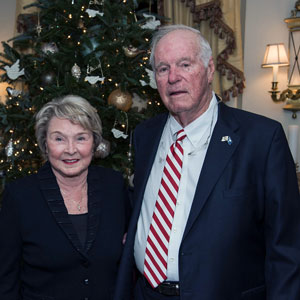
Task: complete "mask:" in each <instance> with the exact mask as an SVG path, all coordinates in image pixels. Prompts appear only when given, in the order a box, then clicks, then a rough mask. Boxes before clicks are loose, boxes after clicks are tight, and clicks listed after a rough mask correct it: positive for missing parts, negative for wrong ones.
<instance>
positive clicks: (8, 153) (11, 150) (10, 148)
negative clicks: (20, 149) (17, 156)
mask: <svg viewBox="0 0 300 300" xmlns="http://www.w3.org/2000/svg"><path fill="white" fill-rule="evenodd" d="M13 153H14V145H13V140H12V139H10V140H9V141H8V143H7V145H6V146H5V154H6V156H7V158H9V157H11V156H12V155H13Z"/></svg>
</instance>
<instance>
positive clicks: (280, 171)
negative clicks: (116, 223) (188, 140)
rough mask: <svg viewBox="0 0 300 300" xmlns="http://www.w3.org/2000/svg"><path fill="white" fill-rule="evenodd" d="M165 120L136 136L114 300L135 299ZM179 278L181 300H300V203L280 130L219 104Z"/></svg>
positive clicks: (160, 118)
mask: <svg viewBox="0 0 300 300" xmlns="http://www.w3.org/2000/svg"><path fill="white" fill-rule="evenodd" d="M166 120H167V116H166V115H162V116H158V117H156V118H154V119H152V120H149V121H146V122H145V123H143V124H141V125H140V126H139V127H138V128H137V129H136V132H135V139H134V140H135V177H134V181H135V182H134V186H135V187H134V196H133V199H134V205H135V207H134V208H133V212H132V219H131V221H130V224H129V229H128V235H127V242H126V244H125V248H124V252H123V257H122V261H121V266H120V270H119V275H118V281H117V287H116V294H115V298H114V299H115V300H121V299H126V300H127V299H130V298H129V294H130V286H131V282H130V279H131V278H132V276H130V275H129V274H130V272H131V271H132V268H133V264H134V258H133V246H134V239H135V233H136V225H137V220H138V217H139V214H140V208H141V204H142V199H143V194H144V191H145V186H146V183H147V180H148V177H149V174H150V171H151V167H152V163H153V161H154V158H155V154H156V152H157V148H158V145H159V141H160V138H161V134H162V131H163V128H164V125H165V123H166ZM223 136H230V137H231V139H232V141H233V143H232V144H231V145H229V144H228V143H227V142H222V141H221V139H222V137H223ZM179 278H180V288H181V296H180V300H199V299H201V300H237V299H245V300H246V299H248V300H250V299H253V300H254V299H255V300H265V299H268V300H299V299H300V198H299V190H298V186H297V180H296V172H295V165H294V163H293V161H292V157H291V154H290V151H289V148H288V144H287V141H286V138H285V134H284V132H283V130H282V127H281V125H280V124H279V123H278V122H276V121H273V120H270V119H267V118H265V117H262V116H258V115H255V114H251V113H248V112H245V111H241V110H238V109H233V108H229V107H227V106H226V105H224V104H223V103H220V104H219V114H218V121H217V123H216V126H215V128H214V131H213V135H212V138H211V141H210V144H209V148H208V151H207V154H206V157H205V161H204V164H203V168H202V171H201V174H200V177H199V181H198V184H197V188H196V193H195V197H194V200H193V204H192V208H191V211H190V215H189V218H188V221H187V224H186V227H185V231H184V235H183V239H182V242H181V246H180V251H179ZM145 299H147V298H145ZM138 300H140V299H138Z"/></svg>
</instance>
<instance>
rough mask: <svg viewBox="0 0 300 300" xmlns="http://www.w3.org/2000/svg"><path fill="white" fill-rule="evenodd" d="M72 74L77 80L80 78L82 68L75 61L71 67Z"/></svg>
mask: <svg viewBox="0 0 300 300" xmlns="http://www.w3.org/2000/svg"><path fill="white" fill-rule="evenodd" d="M71 73H72V76H73V77H75V78H76V79H77V80H78V79H79V78H80V75H81V70H80V67H79V66H78V65H77V64H76V63H75V64H74V66H73V67H72V69H71Z"/></svg>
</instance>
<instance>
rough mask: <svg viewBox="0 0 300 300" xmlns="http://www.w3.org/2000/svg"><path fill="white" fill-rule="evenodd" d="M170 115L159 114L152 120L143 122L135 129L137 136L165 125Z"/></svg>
mask: <svg viewBox="0 0 300 300" xmlns="http://www.w3.org/2000/svg"><path fill="white" fill-rule="evenodd" d="M167 118H168V113H163V114H158V115H156V116H154V117H153V118H150V119H148V120H146V121H143V122H141V123H140V124H139V125H137V127H136V128H135V130H134V131H135V134H144V133H145V130H147V131H149V130H152V129H155V128H157V127H160V126H162V125H164V124H165V123H166V121H167Z"/></svg>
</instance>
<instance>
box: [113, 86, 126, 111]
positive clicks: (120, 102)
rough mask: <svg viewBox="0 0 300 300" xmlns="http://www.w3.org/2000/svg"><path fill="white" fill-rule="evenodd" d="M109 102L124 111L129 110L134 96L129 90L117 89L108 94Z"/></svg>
mask: <svg viewBox="0 0 300 300" xmlns="http://www.w3.org/2000/svg"><path fill="white" fill-rule="evenodd" d="M108 104H110V105H114V106H115V107H116V108H118V109H120V110H122V111H128V110H129V109H130V108H131V105H132V96H131V95H130V94H129V93H128V92H122V91H121V90H120V89H116V90H114V91H112V92H111V94H110V95H109V96H108Z"/></svg>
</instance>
